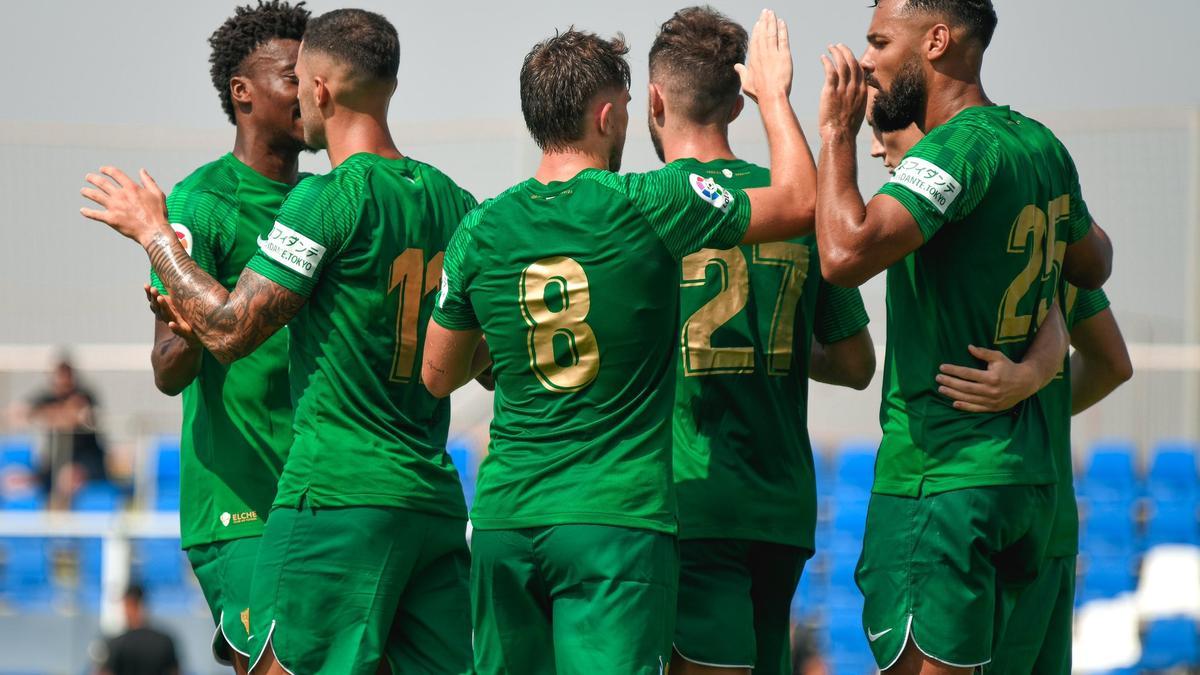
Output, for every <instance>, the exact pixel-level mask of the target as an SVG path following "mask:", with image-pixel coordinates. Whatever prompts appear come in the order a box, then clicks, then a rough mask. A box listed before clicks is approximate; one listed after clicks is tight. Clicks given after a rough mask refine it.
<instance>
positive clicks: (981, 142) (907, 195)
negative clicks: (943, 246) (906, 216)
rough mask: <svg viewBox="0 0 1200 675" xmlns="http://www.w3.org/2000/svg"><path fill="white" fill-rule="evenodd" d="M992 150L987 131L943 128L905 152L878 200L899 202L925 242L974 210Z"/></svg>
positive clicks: (992, 168)
mask: <svg viewBox="0 0 1200 675" xmlns="http://www.w3.org/2000/svg"><path fill="white" fill-rule="evenodd" d="M998 147H999V146H998V142H997V140H996V137H995V134H994V132H992V131H991V130H990V129H987V128H985V127H981V126H979V125H976V124H969V123H950V124H943V125H941V126H939V127H937V128H935V129H934V130H933V131H931V132H929V134H928V135H927V136H925V138H922V139H921V140H920V141H919V142H918V143H917V144H916V145H914V146H913V147H912V149H911V150H909V151H908V154H907V155H905V157H904V159H903V160H902V161H901V162H900V165H899V166H897V167H896V171H895V173H893V174H892V179H891V180H890V181H888V182H887V183H885V184H884V186H883V187H881V188H879V192H878V194H881V195H888V196H889V197H892V198H894V199H895V200H896V201H898V202H900V204H902V205H903V206H904V208H905V209H907V210H908V212H909V213H910V214H912V217H913V219H914V220H916V221H917V226H918V227H920V228H921V234H923V235H924V236H925V241H929V239H930V238H932V237H933V235H935V234H937V232H938V230H940V229H941V228H942V226H943V225H945V224H946V223H952V222H954V221H957V220H961V219H962V218H964V217H965V216H966V215H967V214H969V213H971V211H972V210H974V209H975V207H976V206H978V205H979V202H980V201H981V200H982V199H983V196H984V195H985V194H987V191H988V187H989V186H990V185H991V183H992V176H994V175H995V173H996V169H997V166H998V163H999V150H998Z"/></svg>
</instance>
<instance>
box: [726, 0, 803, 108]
mask: <svg viewBox="0 0 1200 675" xmlns="http://www.w3.org/2000/svg"><path fill="white" fill-rule="evenodd" d="M734 69H735V70H737V73H738V75H739V76H740V77H741V78H742V91H743V92H745V94H746V95H747V96H749V97H750V99H751V100H753V101H754V102H755V103H757V102H758V99H759V97H760V96H768V95H782V96H784V97H787V95H788V94H790V93H791V92H792V50H791V46H790V45H789V43H788V30H787V23H785V22H784V20H783V19H780V18H779V17H778V16H776V15H775V12H772V11H771V10H769V9H764V10H763V11H762V14H760V15H759V17H758V21H757V22H756V23H755V24H754V30H753V32H752V33H751V34H750V53H749V54H748V56H747V57H746V64H745V65H742V64H740V63H739V64H737V65H735V66H734Z"/></svg>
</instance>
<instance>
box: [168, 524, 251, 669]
mask: <svg viewBox="0 0 1200 675" xmlns="http://www.w3.org/2000/svg"><path fill="white" fill-rule="evenodd" d="M260 541H262V538H261V537H243V538H241V539H230V540H228V541H218V542H215V543H212V544H201V545H199V546H193V547H191V548H189V549H188V550H187V557H188V562H189V563H191V564H192V571H193V572H195V573H196V580H197V581H199V582H200V590H201V592H203V593H204V601H205V602H207V603H208V609H209V611H211V612H212V615H213V623H214V624H215V625H216V630H215V631H213V639H212V652H213V658H215V659H216V660H217V663H220V664H222V665H226V666H229V665H233V654H231V653H230V650H231V649H232V650H233V651H235V652H237V653H239V654H241V655H242V656H249V655H250V644H249V639H248V638H249V636H250V623H249V622H250V618H249V617H250V580H251V579H252V578H254V565H255V562H256V561H257V560H258V545H259V542H260Z"/></svg>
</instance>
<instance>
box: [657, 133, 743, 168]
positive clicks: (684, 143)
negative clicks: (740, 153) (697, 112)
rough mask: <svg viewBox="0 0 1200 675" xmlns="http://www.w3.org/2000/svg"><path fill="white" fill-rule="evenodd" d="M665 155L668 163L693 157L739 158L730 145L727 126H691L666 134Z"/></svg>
mask: <svg viewBox="0 0 1200 675" xmlns="http://www.w3.org/2000/svg"><path fill="white" fill-rule="evenodd" d="M662 144H663V157H664V158H665V159H666V161H667V162H668V163H670V162H674V161H675V160H677V159H687V158H691V159H694V160H696V161H698V162H711V161H713V160H715V159H737V156H736V155H734V154H733V149H732V148H730V147H729V133H728V128H727V127H723V126H722V127H718V126H691V127H687V128H686V129H682V130H679V131H678V132H671V133H669V134H666V135H665V137H664V138H663V139H662Z"/></svg>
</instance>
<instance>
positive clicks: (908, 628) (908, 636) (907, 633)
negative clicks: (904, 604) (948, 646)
mask: <svg viewBox="0 0 1200 675" xmlns="http://www.w3.org/2000/svg"><path fill="white" fill-rule="evenodd" d="M912 626H913V615H912V614H911V613H910V614H909V615H908V624H907V625H905V627H904V642H902V643H900V651H898V652H896V658H894V659H892V661H891V663H889V664H887V665H886V666H884V667H882V668H880V669H879V670H887V669H888V668H891V667H892V666H894V665H896V662H897V661H899V660H900V657H901V656H902V655H903V654H904V648H905V647H907V646H908V642H909V640H912V643H913V646H915V647H916V648H917V651H919V652H921V653H922V654H924V655H925V656H926V657H928V658H931V659H933V660H934V661H937V662H938V663H941V664H943V665H947V666H950V667H951V668H979V667H981V666H986V665H987V664H989V663H991V662H992V660H991V659H988V660H986V661H983V662H981V663H953V662H951V661H947V660H946V659H943V658H941V657H940V656H934V655H933V654H930V653H929V652H927V651H925V649H924V648H923V647H922V646H921V645H920V644H918V643H917V636H916V635H914V634H913V630H912Z"/></svg>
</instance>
